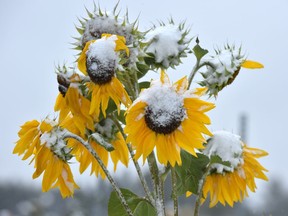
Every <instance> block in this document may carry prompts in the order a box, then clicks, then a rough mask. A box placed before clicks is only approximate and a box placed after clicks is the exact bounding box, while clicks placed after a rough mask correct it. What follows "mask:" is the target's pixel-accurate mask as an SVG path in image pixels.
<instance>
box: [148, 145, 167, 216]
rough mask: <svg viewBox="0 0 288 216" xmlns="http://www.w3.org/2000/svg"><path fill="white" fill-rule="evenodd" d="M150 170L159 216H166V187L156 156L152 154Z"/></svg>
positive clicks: (149, 161) (149, 160)
mask: <svg viewBox="0 0 288 216" xmlns="http://www.w3.org/2000/svg"><path fill="white" fill-rule="evenodd" d="M148 164H149V170H150V173H151V175H152V181H153V187H154V192H155V206H156V209H157V215H158V216H165V215H166V213H165V203H164V187H163V182H162V180H161V178H160V173H159V169H158V166H157V161H156V158H155V154H154V152H153V151H152V153H151V154H150V155H149V156H148Z"/></svg>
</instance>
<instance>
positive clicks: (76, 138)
mask: <svg viewBox="0 0 288 216" xmlns="http://www.w3.org/2000/svg"><path fill="white" fill-rule="evenodd" d="M66 138H72V139H75V140H77V141H78V142H80V143H81V144H82V145H83V146H84V147H85V148H86V149H87V150H88V151H89V152H90V153H91V154H92V155H93V157H94V158H95V159H96V160H97V162H98V164H99V165H100V167H101V168H102V170H103V172H104V173H105V175H106V176H107V179H108V180H109V182H110V183H111V185H112V187H113V189H114V191H115V192H116V195H117V196H118V198H119V200H120V202H121V204H122V206H123V207H124V209H125V211H126V213H127V214H128V215H129V216H133V213H132V211H131V209H130V207H129V206H128V204H127V202H126V200H125V198H124V196H123V194H122V192H121V190H120V189H119V187H118V186H117V184H116V182H115V181H114V179H113V178H112V176H111V175H110V173H109V171H108V169H107V168H106V166H105V165H104V163H103V161H102V160H101V158H100V157H99V156H98V154H97V153H96V152H95V151H94V149H93V148H92V147H91V145H90V144H89V143H88V142H86V141H85V140H83V139H82V138H81V137H79V136H77V135H76V134H73V133H70V132H67V134H65V137H63V139H66Z"/></svg>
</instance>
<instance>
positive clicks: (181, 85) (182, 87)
mask: <svg viewBox="0 0 288 216" xmlns="http://www.w3.org/2000/svg"><path fill="white" fill-rule="evenodd" d="M173 86H174V87H175V89H176V91H177V92H178V93H183V92H184V91H186V90H187V88H188V79H187V77H186V76H185V77H183V78H182V79H180V80H178V81H177V82H175V83H174V84H173Z"/></svg>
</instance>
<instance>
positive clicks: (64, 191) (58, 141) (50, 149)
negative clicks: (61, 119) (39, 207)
mask: <svg viewBox="0 0 288 216" xmlns="http://www.w3.org/2000/svg"><path fill="white" fill-rule="evenodd" d="M64 134H65V130H63V129H60V128H59V127H58V123H57V122H55V121H52V120H49V119H45V120H44V121H42V122H38V121H36V120H33V121H28V122H26V123H25V124H24V125H23V126H21V130H20V131H19V133H18V135H19V140H18V141H17V142H16V146H15V148H14V151H13V153H14V154H18V155H22V154H24V156H23V160H26V159H27V158H29V157H31V156H32V157H33V158H32V161H33V160H34V161H35V169H36V170H35V172H34V174H33V178H38V177H39V176H40V175H41V174H42V173H43V180H42V190H43V192H47V191H48V190H50V189H52V188H54V187H59V190H60V192H61V195H62V197H63V198H65V197H69V196H73V193H74V189H76V188H78V186H77V184H76V183H75V182H74V179H73V175H72V172H71V169H70V167H69V165H68V161H69V160H70V159H71V158H72V155H71V154H70V151H71V150H70V149H69V148H68V147H67V145H66V141H65V140H63V139H64Z"/></svg>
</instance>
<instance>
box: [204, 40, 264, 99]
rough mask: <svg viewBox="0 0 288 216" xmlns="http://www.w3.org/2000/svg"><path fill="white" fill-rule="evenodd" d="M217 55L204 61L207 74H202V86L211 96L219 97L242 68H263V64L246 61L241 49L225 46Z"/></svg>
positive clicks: (217, 51)
mask: <svg viewBox="0 0 288 216" xmlns="http://www.w3.org/2000/svg"><path fill="white" fill-rule="evenodd" d="M215 52H216V54H215V55H214V56H211V58H210V59H202V61H203V62H205V63H206V64H207V69H206V71H205V72H203V73H201V74H202V76H203V78H204V80H203V81H201V82H200V85H201V86H203V87H207V88H208V92H209V94H210V96H212V95H213V96H215V97H216V96H217V95H218V92H219V91H221V90H222V89H223V88H224V87H225V86H227V85H229V84H231V83H232V82H233V81H234V80H235V78H236V77H237V75H238V74H239V71H240V69H241V67H243V68H248V69H259V68H263V65H262V64H261V63H258V62H255V61H250V60H246V58H245V55H243V54H241V47H240V48H238V49H236V47H235V46H229V45H227V46H225V47H224V49H223V50H215Z"/></svg>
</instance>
